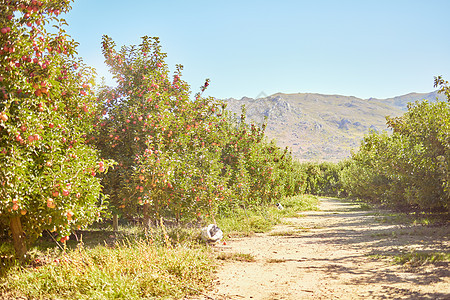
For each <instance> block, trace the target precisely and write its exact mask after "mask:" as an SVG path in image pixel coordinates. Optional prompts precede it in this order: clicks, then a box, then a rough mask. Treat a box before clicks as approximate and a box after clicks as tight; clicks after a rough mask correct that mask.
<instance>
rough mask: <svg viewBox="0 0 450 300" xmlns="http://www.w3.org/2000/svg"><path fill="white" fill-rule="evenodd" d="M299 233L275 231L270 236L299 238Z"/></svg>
mask: <svg viewBox="0 0 450 300" xmlns="http://www.w3.org/2000/svg"><path fill="white" fill-rule="evenodd" d="M298 233H299V232H298V231H275V232H271V233H269V235H270V236H298Z"/></svg>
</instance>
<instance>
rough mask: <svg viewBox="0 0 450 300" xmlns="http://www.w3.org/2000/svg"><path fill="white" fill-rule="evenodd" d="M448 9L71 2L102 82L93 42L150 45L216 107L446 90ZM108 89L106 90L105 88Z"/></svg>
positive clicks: (441, 3)
mask: <svg viewBox="0 0 450 300" xmlns="http://www.w3.org/2000/svg"><path fill="white" fill-rule="evenodd" d="M449 11H450V1H449V0H335V1H332V0H328V1H327V0H314V1H313V0H306V1H303V0H298V1H287V0H273V1H264V0H259V1H245V0H241V1H234V0H227V1H215V0H209V1H196V0H190V1H188V0H178V1H175V0H173V1H172V0H126V1H124V0H122V1H116V0H75V2H74V3H73V10H72V11H71V12H69V13H68V14H67V15H65V18H66V20H67V21H68V23H69V27H68V29H67V30H68V33H69V34H70V35H71V36H72V37H73V38H74V39H75V40H76V41H78V42H79V43H80V46H79V48H78V52H79V55H80V56H81V57H83V58H84V60H85V62H86V63H88V64H89V65H91V66H93V67H95V68H96V69H97V73H98V74H99V75H100V76H105V77H106V78H110V77H109V76H110V75H108V74H109V73H108V70H107V68H106V66H105V65H104V62H103V57H102V55H101V38H102V35H103V34H107V35H109V36H110V37H111V38H113V40H115V41H116V43H117V45H120V46H121V45H131V44H139V42H140V37H142V36H144V35H149V36H158V37H160V39H161V43H162V48H163V51H164V52H166V53H167V54H168V59H167V63H168V64H169V67H170V70H171V71H173V70H174V69H175V65H176V64H182V65H184V72H183V74H184V78H185V80H186V81H187V82H188V83H189V84H190V85H191V87H192V90H193V92H197V91H198V90H199V87H200V86H201V85H202V84H203V82H204V80H205V78H210V79H211V85H210V87H209V88H208V90H207V92H206V94H207V95H210V96H214V97H217V98H229V97H234V98H238V99H240V98H241V97H243V96H248V97H256V96H257V95H258V94H260V93H261V92H265V93H266V94H267V95H271V94H274V93H277V92H283V93H298V92H314V93H322V94H341V95H347V96H356V97H360V98H369V97H376V98H387V97H393V96H398V95H403V94H406V93H409V92H430V91H432V90H434V88H433V77H434V76H436V75H443V76H444V77H445V78H446V79H447V80H450V38H449V31H450V17H449V15H448V13H449ZM108 83H110V84H112V81H110V80H109V81H108Z"/></svg>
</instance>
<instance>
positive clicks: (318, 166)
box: [299, 161, 349, 197]
mask: <svg viewBox="0 0 450 300" xmlns="http://www.w3.org/2000/svg"><path fill="white" fill-rule="evenodd" d="M348 164H349V162H348V161H341V162H339V163H332V162H322V163H315V162H307V163H302V164H300V166H299V168H300V169H301V170H302V172H303V173H305V176H306V180H305V190H304V191H305V193H307V194H312V195H318V196H332V197H339V196H343V197H345V196H347V192H346V191H345V189H344V187H343V186H342V182H341V179H340V176H341V175H340V174H341V171H342V170H343V169H344V167H346V166H347V165H348Z"/></svg>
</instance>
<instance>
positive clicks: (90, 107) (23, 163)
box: [0, 0, 110, 258]
mask: <svg viewBox="0 0 450 300" xmlns="http://www.w3.org/2000/svg"><path fill="white" fill-rule="evenodd" d="M70 8H71V7H70V1H54V0H42V1H36V0H32V1H14V0H10V1H2V2H1V3H0V31H1V34H0V221H1V222H2V223H3V224H6V225H9V226H10V230H11V233H12V237H13V242H14V248H15V250H16V255H17V256H18V257H20V258H23V257H24V256H25V254H26V251H27V246H28V245H29V244H30V243H32V242H33V241H34V240H35V239H36V238H37V237H38V236H39V235H40V234H41V233H42V232H43V230H49V231H52V232H56V233H57V234H58V235H59V238H60V240H61V241H62V242H65V241H66V240H67V239H68V236H69V234H70V232H71V230H73V229H77V228H82V227H85V226H86V225H88V224H90V223H92V222H93V221H95V220H96V219H97V218H98V217H99V213H100V211H101V209H102V205H101V203H99V199H101V198H99V197H100V196H101V185H100V179H99V178H98V177H97V176H96V173H101V172H106V170H107V169H108V167H109V165H110V162H109V161H104V160H101V159H100V158H99V155H98V152H97V151H96V150H95V149H94V148H92V146H90V145H88V143H87V136H88V135H89V134H90V133H91V132H92V130H93V126H92V124H93V121H94V120H95V119H96V115H97V110H98V103H97V98H96V97H95V95H94V92H93V91H92V87H93V84H94V71H93V70H92V69H91V68H89V67H87V66H86V65H84V64H83V62H82V61H81V59H79V58H77V57H76V45H77V43H76V42H75V41H73V40H72V39H71V38H70V37H69V36H68V35H67V34H66V33H65V30H64V29H63V25H64V24H65V21H64V20H63V19H62V18H61V17H60V14H61V13H64V12H67V11H68V10H70ZM50 25H55V26H54V28H52V29H51V30H50V29H49V28H51V27H50ZM55 28H56V29H55Z"/></svg>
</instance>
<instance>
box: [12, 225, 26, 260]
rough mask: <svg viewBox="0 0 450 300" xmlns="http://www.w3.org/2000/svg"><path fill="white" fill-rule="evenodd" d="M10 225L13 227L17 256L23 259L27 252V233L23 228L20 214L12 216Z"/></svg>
mask: <svg viewBox="0 0 450 300" xmlns="http://www.w3.org/2000/svg"><path fill="white" fill-rule="evenodd" d="M9 226H10V227H11V232H12V236H13V243H14V250H15V251H16V257H17V258H18V259H19V260H21V261H23V260H24V259H25V254H26V253H27V244H26V241H25V235H24V233H23V230H22V223H21V222H20V216H16V217H13V218H11V220H10V224H9Z"/></svg>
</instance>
